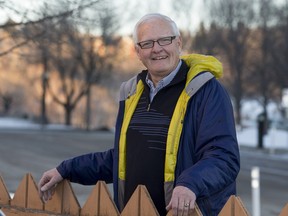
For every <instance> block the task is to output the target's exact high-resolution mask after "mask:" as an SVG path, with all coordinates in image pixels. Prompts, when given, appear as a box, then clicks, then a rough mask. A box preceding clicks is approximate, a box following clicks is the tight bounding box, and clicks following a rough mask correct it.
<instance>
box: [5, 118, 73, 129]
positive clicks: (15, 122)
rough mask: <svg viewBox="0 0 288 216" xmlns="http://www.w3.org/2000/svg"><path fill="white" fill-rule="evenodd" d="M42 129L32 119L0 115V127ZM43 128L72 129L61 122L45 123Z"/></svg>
mask: <svg viewBox="0 0 288 216" xmlns="http://www.w3.org/2000/svg"><path fill="white" fill-rule="evenodd" d="M13 128H15V129H42V128H43V127H42V125H41V124H37V123H35V122H33V121H30V120H27V119H21V118H13V117H0V129H13ZM45 129H55V130H57V129H58V130H61V129H66V130H69V129H73V127H71V126H66V125H61V124H48V125H45Z"/></svg>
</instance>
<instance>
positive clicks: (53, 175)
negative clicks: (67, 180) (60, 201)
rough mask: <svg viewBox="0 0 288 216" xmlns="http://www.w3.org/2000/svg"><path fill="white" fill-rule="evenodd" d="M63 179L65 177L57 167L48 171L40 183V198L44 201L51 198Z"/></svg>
mask: <svg viewBox="0 0 288 216" xmlns="http://www.w3.org/2000/svg"><path fill="white" fill-rule="evenodd" d="M62 180H63V178H62V176H61V175H60V173H59V172H58V170H57V169H56V168H53V169H51V170H48V171H46V172H45V173H44V174H43V175H42V177H41V179H40V181H39V183H38V192H39V196H40V198H41V199H42V200H43V201H44V202H47V201H48V200H50V199H51V198H52V196H53V194H54V192H55V188H56V186H57V184H58V183H59V182H61V181H62Z"/></svg>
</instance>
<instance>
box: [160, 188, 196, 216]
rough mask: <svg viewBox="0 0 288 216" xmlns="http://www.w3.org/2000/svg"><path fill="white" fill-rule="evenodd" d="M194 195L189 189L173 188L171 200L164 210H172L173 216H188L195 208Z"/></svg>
mask: <svg viewBox="0 0 288 216" xmlns="http://www.w3.org/2000/svg"><path fill="white" fill-rule="evenodd" d="M195 201H196V195H195V193H194V192H193V191H191V190H190V189H189V188H187V187H184V186H177V187H175V188H174V190H173V193H172V198H171V201H170V203H169V204H168V206H167V207H166V210H167V211H169V210H171V209H172V213H173V216H189V215H192V212H193V210H194V208H195Z"/></svg>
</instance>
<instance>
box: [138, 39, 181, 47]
mask: <svg viewBox="0 0 288 216" xmlns="http://www.w3.org/2000/svg"><path fill="white" fill-rule="evenodd" d="M175 38H176V36H169V37H163V38H159V39H158V40H147V41H141V42H139V43H137V45H139V46H140V47H141V49H149V48H152V47H154V43H155V42H157V43H158V44H159V45H160V46H166V45H169V44H171V43H172V41H173V40H174V39H175Z"/></svg>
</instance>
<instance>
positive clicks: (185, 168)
mask: <svg viewBox="0 0 288 216" xmlns="http://www.w3.org/2000/svg"><path fill="white" fill-rule="evenodd" d="M133 38H134V42H135V49H136V52H137V55H138V57H139V59H140V60H141V62H142V63H143V65H144V66H145V67H146V68H147V69H146V70H143V71H142V72H141V73H139V74H138V75H136V76H135V77H133V78H131V79H130V80H128V81H127V82H124V83H123V84H122V85H121V87H120V101H119V112H118V117H117V122H116V132H115V145H114V148H113V149H110V150H107V151H106V152H96V153H89V154H86V155H82V156H78V157H75V158H72V159H68V160H65V161H63V162H62V163H61V164H60V165H59V166H58V167H56V168H54V169H51V170H49V171H47V172H45V173H44V174H43V176H42V178H41V180H40V182H39V193H40V196H41V197H42V198H43V199H44V200H47V199H49V198H51V194H52V190H53V188H54V187H53V186H54V185H55V184H56V183H58V182H59V181H61V180H62V179H69V180H70V181H72V182H78V183H81V184H95V183H96V182H97V181H98V180H104V181H106V182H107V183H111V182H113V184H114V199H115V203H116V205H117V206H118V208H119V210H120V211H121V210H122V209H123V208H124V207H125V204H126V203H127V202H128V200H129V199H130V197H131V195H132V193H133V192H134V190H135V189H136V187H137V185H139V184H142V185H145V186H146V187H147V189H148V191H149V193H150V195H151V198H152V200H153V202H154V204H155V206H156V208H157V210H158V212H159V214H160V215H166V213H167V211H169V210H172V212H173V215H175V216H176V215H179V216H180V215H181V216H182V215H184V216H187V215H190V214H191V213H192V211H193V209H194V207H195V203H197V204H198V206H199V207H200V209H201V211H202V213H203V215H209V216H213V215H218V213H219V212H220V210H221V209H222V207H223V206H224V204H225V203H226V201H227V200H228V198H229V197H230V195H232V194H235V193H236V182H235V180H236V177H237V175H238V172H239V169H240V163H239V150H238V144H237V139H236V132H235V125H234V118H233V111H232V106H231V102H230V99H229V96H228V94H227V93H226V91H225V89H224V88H223V87H222V86H221V84H220V83H219V82H218V81H217V78H219V77H220V76H221V75H222V65H221V63H220V62H219V61H218V60H217V59H215V58H214V57H212V56H203V55H196V54H193V55H186V56H182V57H180V54H181V46H182V39H181V36H180V32H179V30H178V28H177V25H176V24H175V22H174V21H173V20H171V19H170V18H169V17H167V16H164V15H161V14H148V15H145V16H144V17H142V18H141V19H140V20H139V21H138V23H137V24H136V26H135V30H134V34H133Z"/></svg>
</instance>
